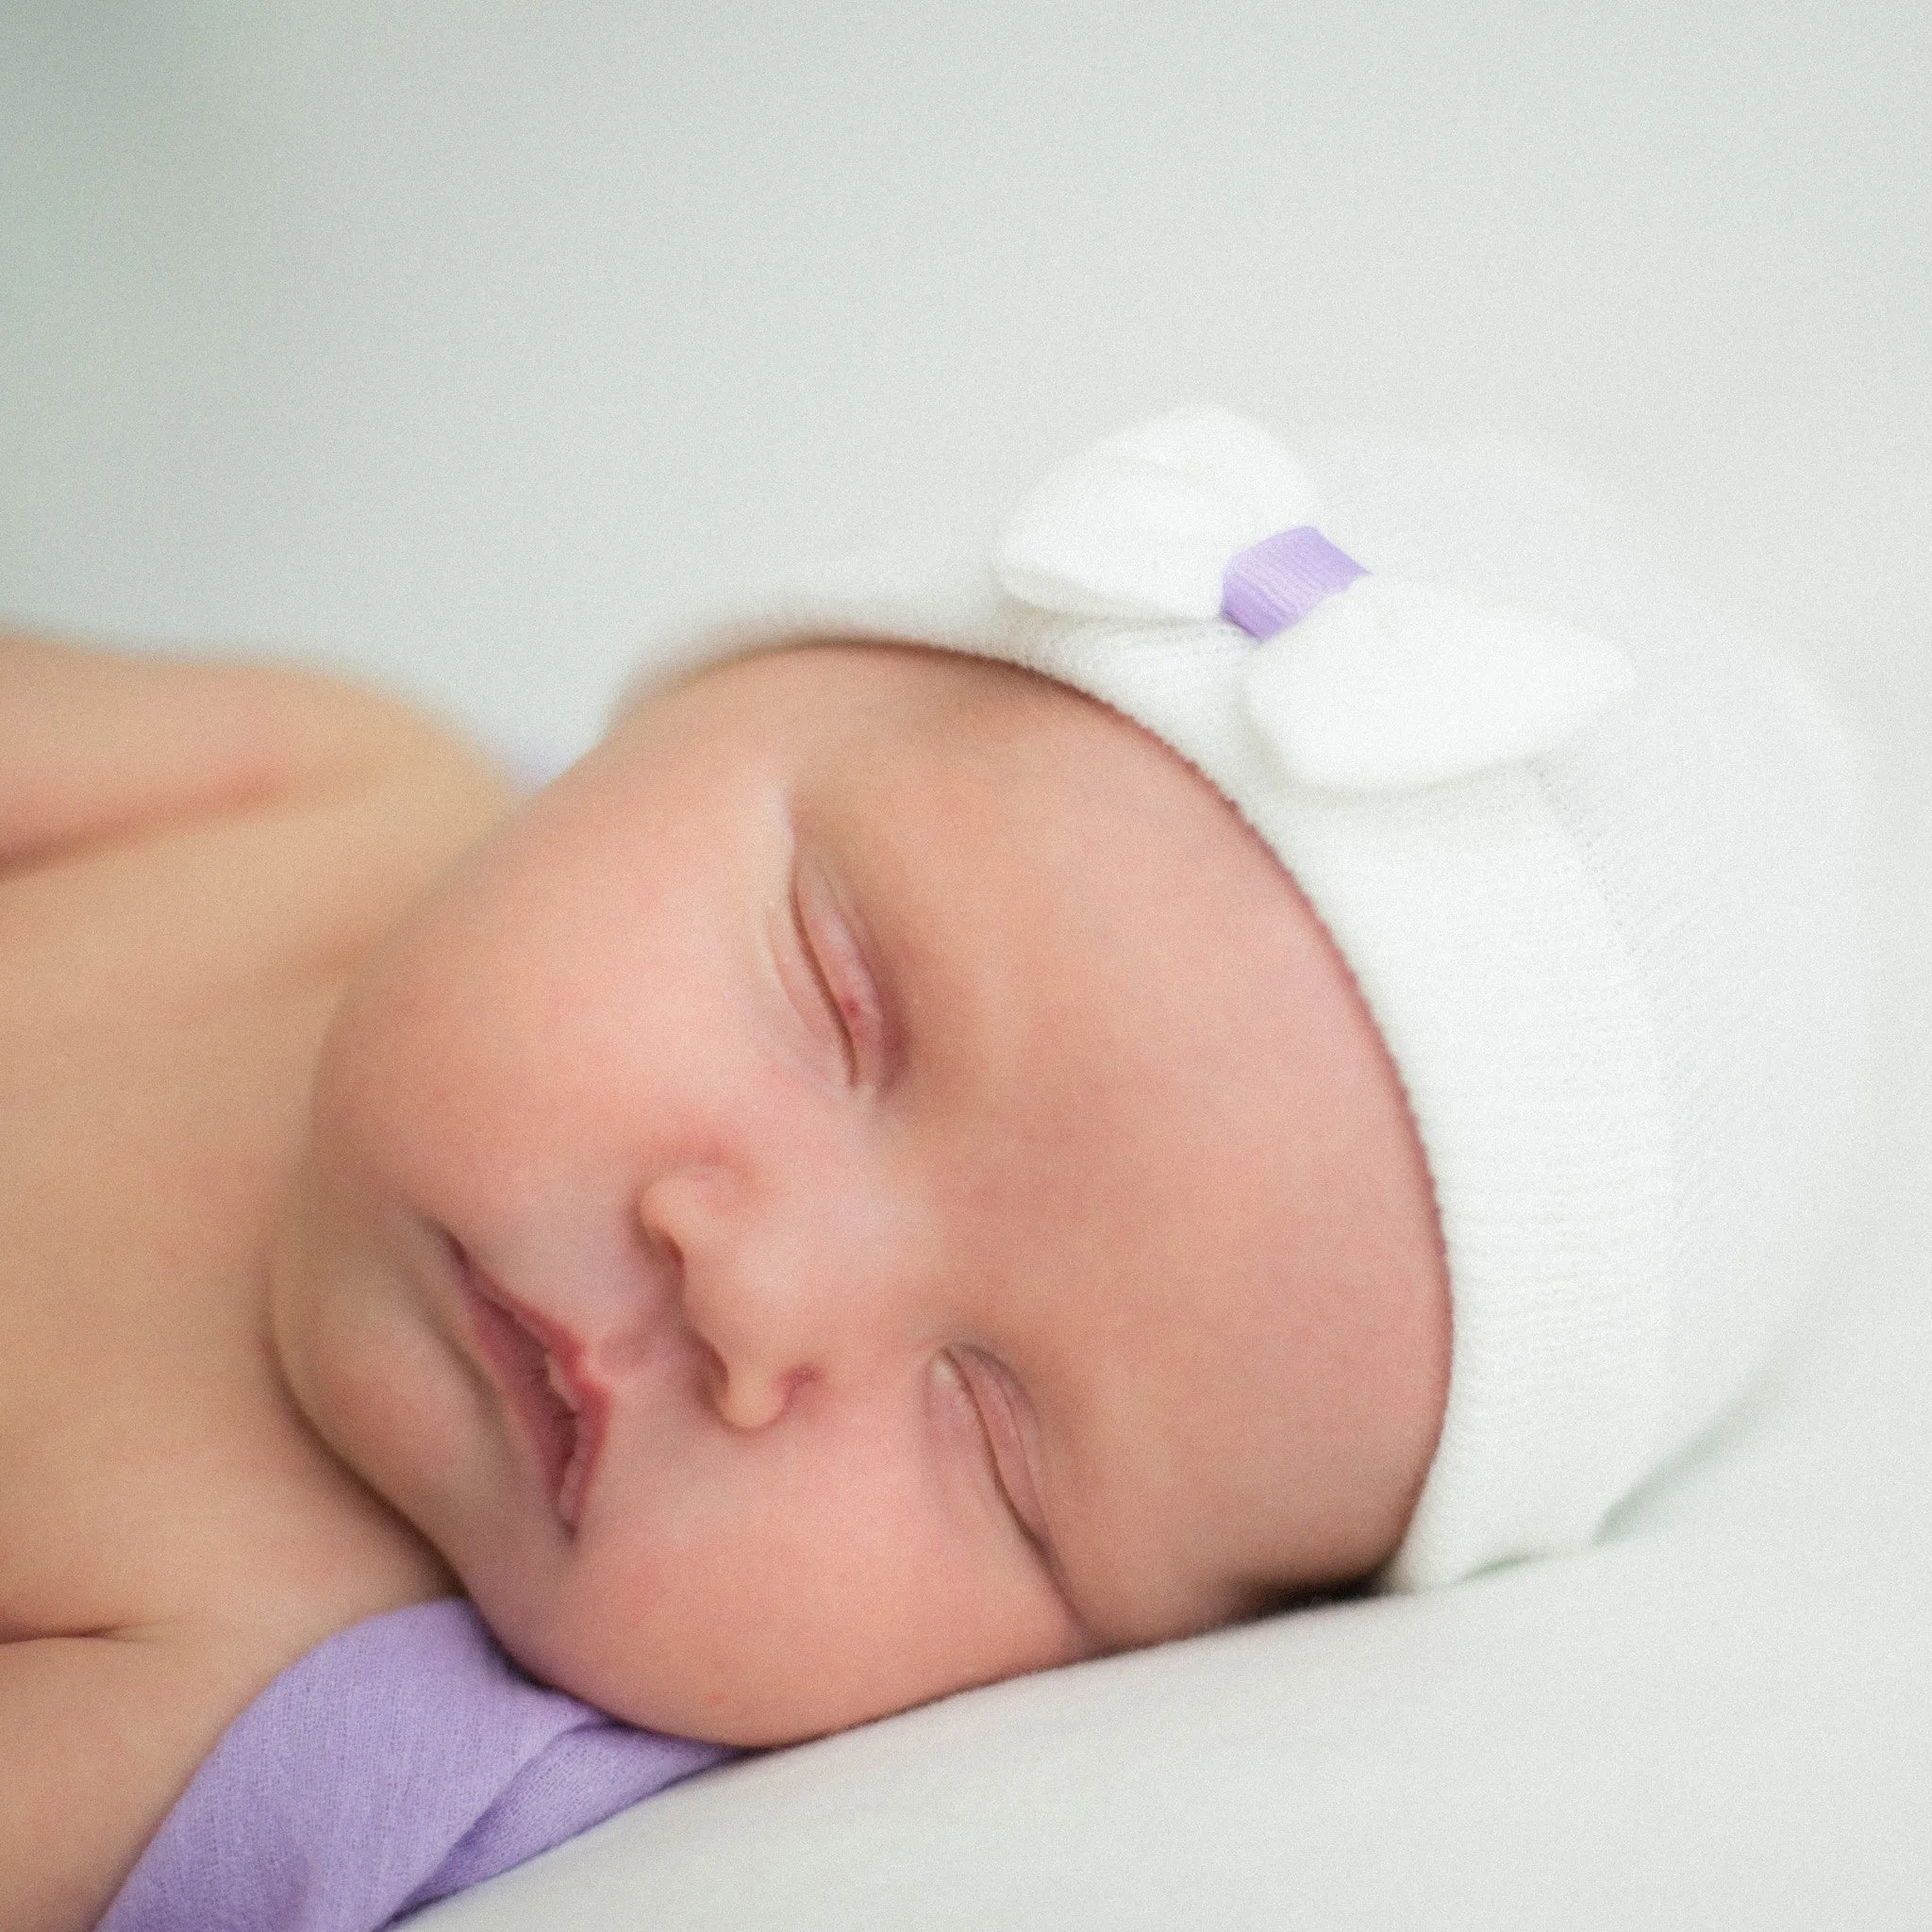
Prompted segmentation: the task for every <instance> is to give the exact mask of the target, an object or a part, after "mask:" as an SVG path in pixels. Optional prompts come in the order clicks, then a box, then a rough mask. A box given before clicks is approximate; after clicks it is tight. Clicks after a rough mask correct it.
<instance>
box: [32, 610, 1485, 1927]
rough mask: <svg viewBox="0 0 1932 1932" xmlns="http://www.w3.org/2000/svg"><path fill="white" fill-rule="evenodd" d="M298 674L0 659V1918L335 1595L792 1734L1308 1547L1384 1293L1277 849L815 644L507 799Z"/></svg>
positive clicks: (1417, 1186)
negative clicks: (476, 1613)
mask: <svg viewBox="0 0 1932 1932" xmlns="http://www.w3.org/2000/svg"><path fill="white" fill-rule="evenodd" d="M510 807H511V801H510V799H509V797H508V793H507V791H506V790H505V788H504V787H503V786H502V784H501V782H500V781H499V780H498V779H497V778H496V777H495V776H494V775H493V774H492V773H491V770H490V769H489V767H488V766H487V765H486V764H485V763H484V762H483V761H482V760H481V759H480V758H477V757H476V756H475V755H474V754H473V753H471V752H470V751H468V750H467V749H465V748H464V747H463V746H462V745H460V744H459V743H458V742H456V741H453V740H451V739H450V738H448V737H447V736H445V735H443V734H442V733H441V732H439V731H438V730H436V729H435V728H434V727H432V726H430V725H429V724H425V723H424V722H423V721H421V720H419V719H417V718H415V717H413V716H412V715H410V714H409V713H408V712H406V711H404V710H402V709H401V708H397V707H395V706H393V705H391V704H389V703H387V702H385V701H382V700H379V699H376V698H374V697H371V696H369V695H367V694H365V693H361V692H358V691H353V690H351V689H348V688H346V687H343V686H340V685H337V684H334V683H332V682H330V681H328V680H325V679H319V678H314V677H308V676H304V675H295V674H285V673H277V672H268V671H257V670H242V669H237V668H232V667H209V666H190V665H184V664H178V663H174V664H169V663H160V662H156V661H153V660H125V659H119V658H111V657H108V656H105V655H100V654H92V653H82V652H75V651H72V650H68V649H65V648H62V647H58V646H55V645H49V644H42V643H33V642H19V641H16V642H0V1639H4V1640H5V1641H4V1642H0V1738H4V1740H5V1749H6V1755H7V1757H8V1762H9V1763H10V1764H12V1765H15V1766H25V1767H27V1774H26V1775H25V1777H22V1776H19V1775H12V1776H9V1777H8V1779H7V1780H5V1781H0V1924H6V1925H8V1927H16V1926H18V1927H23V1928H24V1927H37V1928H38V1927H68V1926H86V1925H87V1924H91V1923H92V1919H93V1917H94V1916H95V1915H96V1914H97V1913H98V1912H99V1911H100V1910H101V1909H102V1908H103V1907H105V1905H106V1903H107V1901H108V1898H109V1897H111V1895H112V1892H113V1890H114V1889H115V1888H116V1887H117V1886H118V1884H119V1882H120V1880H121V1878H122V1877H123V1876H124V1875H125V1872H126V1870H127V1868H128V1866H129V1865H130V1864H131V1863H132V1861H133V1859H134V1857H136V1856H137V1855H138V1853H139V1851H140V1848H141V1846H142V1843H143V1842H144V1841H145V1840H146V1838H147V1837H148V1836H149V1835H150V1834H151V1833H152V1831H153V1830H154V1828H155V1827H156V1825H157V1824H158V1823H159V1821H160V1819H161V1817H162V1816H163V1815H164V1814H165V1812H166V1810H167V1808H168V1807H169V1806H170V1804H172V1802H173V1800H174V1799H175V1796H176V1795H177V1794H178V1792H179V1790H181V1788H182V1787H183V1785H184V1784H185V1783H186V1781H187V1779H188V1777H189V1776H190V1775H191V1774H192V1770H193V1768H194V1766H195V1764H196V1763H197V1762H198V1761H199V1760H200V1758H201V1757H203V1756H204V1755H205V1754H206V1753H207V1751H208V1749H209V1748H210V1747H211V1746H212V1744H213V1742H214V1740H216V1738H217V1737H218V1736H219V1734H220V1733H221V1731H222V1730H223V1728H224V1727H225V1725H226V1724H227V1723H228V1722H229V1721H230V1720H231V1719H232V1718H233V1717H234V1716H235V1715H236V1714H237V1713H238V1712H239V1711H240V1710H241V1709H242V1707H243V1706H244V1705H245V1704H246V1703H247V1702H248V1701H249V1700H250V1699H251V1698H252V1697H253V1696H254V1695H255V1693H256V1692H257V1691H259V1690H260V1689H261V1688H262V1686H263V1685H264V1684H266V1682H267V1681H268V1680H269V1678H270V1677H272V1676H273V1675H274V1674H275V1673H276V1672H277V1671H279V1670H280V1669H282V1668H283V1667H284V1666H285V1665H287V1664H288V1663H290V1662H291V1661H292V1660H293V1659H294V1658H295V1657H298V1656H300V1655H301V1654H302V1653H303V1652H304V1651H306V1650H308V1648H310V1647H312V1646H313V1645H314V1644H315V1643H316V1642H318V1641H321V1640H322V1639H323V1638H324V1637H325V1636H327V1635H329V1634H330V1633H331V1632H333V1631H335V1630H337V1629H339V1628H341V1627H343V1626H344V1625H346V1624H350V1623H353V1622H356V1621H358V1620H359V1619H360V1618H363V1617H366V1616H370V1615H374V1614H376V1613H378V1612H380V1611H383V1610H387V1609H391V1608H394V1607H400V1606H401V1605H403V1604H406V1603H409V1602H414V1601H419V1600H421V1599H424V1598H426V1597H431V1596H436V1595H441V1594H445V1593H448V1592H450V1591H453V1590H457V1589H462V1590H466V1591H468V1592H469V1593H470V1594H471V1595H472V1596H473V1597H474V1599H475V1602H476V1604H477V1606H478V1607H479V1608H480V1609H481V1611H482V1613H483V1615H484V1616H485V1617H486V1618H487V1619H488V1621H489V1622H490V1623H491V1626H492V1627H493V1629H494V1630H495V1631H496V1633H497V1635H498V1637H499V1638H500V1639H501V1641H503V1642H504V1644H505V1645H506V1647H507V1648H508V1650H509V1651H510V1652H511V1653H512V1655H514V1656H515V1657H517V1658H518V1659H519V1660H520V1661H522V1662H523V1663H524V1664H525V1666H526V1667H527V1668H528V1669H529V1670H530V1671H531V1672H532V1673H533V1674H536V1675H538V1676H540V1677H541V1678H543V1679H545V1680H546V1681H549V1682H552V1683H555V1684H557V1685H558V1686H560V1687H562V1688H563V1689H565V1690H568V1691H573V1692H575V1694H577V1695H578V1696H581V1697H584V1698H586V1699H588V1700H589V1701H591V1702H593V1703H596V1704H598V1705H601V1706H602V1707H605V1708H607V1709H609V1710H611V1711H613V1712H615V1713H617V1714H618V1715H620V1716H622V1717H625V1718H627V1719H630V1720H632V1721H633V1722H636V1723H638V1724H646V1725H650V1726H653V1727H656V1728H658V1729H663V1730H668V1731H674V1732H682V1733H686V1734H689V1735H694V1736H699V1737H705V1738H710V1739H715V1740H722V1741H726V1742H734V1743H746V1744H772V1743H781V1742H786V1741H791V1740H798V1739H803V1738H807V1737H811V1736H814V1735H818V1734H820V1733H823V1732H824V1731H828V1730H832V1729H836V1728H839V1727H841V1726H843V1725H847V1724H856V1723H859V1722H862V1721H864V1720H866V1719H869V1718H872V1717H875V1716H878V1715H881V1714H883V1713H885V1712H888V1711H891V1710H897V1709H901V1708H905V1707H908V1706H911V1705H914V1704H918V1703H921V1702H924V1701H926V1700H928V1699H930V1698H933V1697H936V1696H939V1695H941V1694H944V1693H945V1692H948V1691H955V1690H958V1689H961V1688H964V1687H966V1686H969V1685H973V1684H978V1683H984V1682H988V1681H991V1680H993V1679H995V1678H999V1677H1004V1676H1009V1675H1012V1674H1018V1673H1021V1672H1025V1671H1031V1670H1037V1669H1041V1668H1043V1667H1046V1666H1050V1665H1053V1664H1057V1663H1060V1662H1065V1661H1070V1660H1073V1659H1075V1658H1079V1657H1091V1656H1095V1655H1099V1654H1102V1653H1106V1652H1110V1651H1115V1650H1121V1649H1124V1648H1129V1647H1132V1646H1134V1645H1139V1644H1145V1643H1150V1642H1156V1641H1161V1640H1163V1639H1166V1638H1171V1637H1175V1636H1180V1635H1184V1634H1187V1633H1189V1632H1192V1631H1197V1630H1201V1629H1206V1628H1208V1627H1211V1626H1213V1625H1216V1624H1223V1623H1225V1622H1228V1621H1230V1620H1232V1619H1235V1618H1239V1617H1241V1616H1244V1615H1248V1614H1252V1613H1254V1612H1256V1611H1257V1610H1259V1609H1261V1608H1263V1607H1267V1606H1269V1605H1270V1604H1273V1603H1274V1602H1278V1601H1280V1600H1282V1599H1283V1598H1285V1597H1292V1596H1293V1595H1294V1594H1296V1593H1298V1592H1303V1591H1312V1590H1317V1589H1320V1588H1323V1587H1324V1586H1329V1585H1332V1584H1334V1583H1337V1582H1339V1581H1341V1580H1344V1579H1350V1578H1354V1577H1357V1576H1360V1575H1363V1574H1367V1573H1369V1572H1371V1571H1373V1570H1374V1568H1375V1567H1376V1566H1377V1565H1378V1564H1379V1563H1380V1562H1381V1561H1382V1560H1383V1559H1384V1558H1385V1557H1387V1556H1388V1555H1389V1554H1390V1552H1391V1550H1392V1549H1393V1547H1394V1545H1395V1543H1396V1541H1398V1540H1399V1538H1400V1536H1401V1533H1402V1529H1403V1527H1404V1524H1406V1522H1407V1516H1408V1513H1409V1511H1410V1509H1411V1507H1412V1506H1413V1502H1414V1498H1415V1495H1416V1493H1417V1491H1418V1489H1419V1487H1420V1484H1421V1481H1422V1478H1423V1475H1424V1472H1425V1470H1426V1468H1427V1464H1428V1460H1429V1457H1430V1455H1431V1454H1432V1452H1433V1448H1434V1443H1435V1439H1436V1434H1437V1431H1438V1428H1439V1426H1440V1421H1441V1409H1442V1402H1443V1396H1444V1391H1445V1388H1446V1380H1447V1362H1448V1341H1449V1316H1448V1297H1447V1288H1446V1282H1445V1279H1444V1274H1443V1267H1442V1262H1441V1251H1440V1243H1439V1240H1438V1236H1437V1232H1436V1224H1435V1217H1434V1211H1433V1207H1432V1204H1431V1200H1430V1195H1429V1189H1428V1182H1427V1177H1426V1173H1425V1169H1424V1162H1423V1158H1422V1156H1421V1152H1420V1149H1419V1147H1418V1145H1417V1143H1416V1140H1415V1135H1414V1130H1413V1127H1412V1124H1411V1123H1410V1120H1409V1116H1408V1113H1407V1108H1406V1106H1405V1104H1404V1101H1403V1098H1402V1094H1401V1091H1400V1087H1399V1084H1398V1082H1397V1080H1396V1078H1395V1075H1394V1073H1393V1070H1392V1068H1391V1065H1390V1063H1389V1061H1388V1058H1387V1056H1386V1054H1385V1053H1384V1051H1383V1048H1382V1045H1381V1042H1380V1039H1379V1036H1378V1035H1377V1034H1376V1032H1375V1029H1374V1025H1373V1023H1372V1022H1371V1021H1370V1019H1369V1017H1368V1014H1367V1012H1366V1010H1365V1009H1364V1008H1363V1007H1362V1004H1361V1001H1360V998H1359V996H1358V994H1357V991H1356V989H1355V987H1354V985H1353V982H1352V981H1351V979H1350V977H1349V975H1348V974H1347V972H1346V969H1345V968H1344V967H1343V965H1342V963H1341V960H1340V958H1339V957H1338V956H1337V955H1336V953H1335V952H1334V949H1333V947H1332V946H1331V944H1330V943H1329V941H1328V940H1327V938H1326V936H1325V934H1324V931H1323V929H1322V928H1321V926H1320V924H1319V923H1318V922H1317V921H1316V920H1315V918H1314V916H1313V914H1312V913H1311V912H1310V911H1309V909H1308V908H1307V905H1306V903H1305V902H1304V901H1303V900H1302V898H1301V895H1300V894H1299V892H1298V891H1296V890H1295V889H1294V887H1293V886H1292V884H1291V881H1290V880H1289V879H1288V877H1287V875H1286V874H1284V873H1283V872H1282V870H1281V868H1280V866H1279V865H1278V864H1277V862H1276V861H1275V860H1274V858H1273V857H1272V855H1270V854H1269V852H1268V851H1267V849H1266V848H1265V847H1264V846H1263V845H1262V844H1261V842H1260V841H1258V840H1257V839H1256V838H1255V837H1254V836H1253V834H1251V833H1250V832H1249V831H1248V830H1247V829H1246V828H1245V827H1244V826H1243V825H1242V824H1241V823H1240V822H1239V820H1238V819H1237V818H1236V816H1235V815H1234V813H1233V812H1232V810H1231V809H1230V808H1228V807H1227V806H1226V805H1225V804H1224V802H1223V801H1222V800H1221V799H1220V798H1219V797H1218V795H1217V794H1215V793H1214V792H1213V791H1211V790H1210V789H1209V788H1208V786H1207V785H1206V784H1205V782H1204V781H1203V780H1202V779H1201V778H1200V777H1199V776H1198V775H1197V774H1194V773H1192V772H1191V771H1190V770H1189V769H1188V768H1187V767H1186V766H1184V765H1183V764H1182V763H1181V762H1180V760H1178V759H1177V758H1175V757H1174V754H1173V753H1172V752H1170V751H1169V750H1167V749H1166V748H1165V747H1164V746H1162V745H1160V744H1159V743H1158V741H1155V740H1154V739H1152V738H1151V737H1150V736H1148V735H1147V734H1145V733H1144V732H1142V731H1141V730H1140V729H1139V728H1138V727H1137V726H1134V725H1132V724H1128V723H1127V722H1125V721H1124V720H1123V719H1121V718H1119V717H1118V716H1116V715H1114V714H1113V713H1111V712H1108V711H1107V710H1106V709H1104V708H1102V707H1100V706H1098V705H1095V704H1093V703H1091V701H1089V700H1087V699H1085V698H1083V697H1080V696H1078V695H1076V694H1075V693H1073V692H1071V691H1066V690H1064V689H1062V688H1060V687H1058V686H1056V685H1052V684H1049V683H1047V682H1045V681H1042V680H1040V679H1037V678H1034V677H1031V676H1029V675H1025V674H1024V673H1021V672H1017V671H1014V670H1012V669H1010V668H1009V667H1005V666H998V665H991V664H981V663H976V662H973V661H970V660H967V659H963V658H952V657H946V656H943V655H941V654H937V653H932V652H926V651H921V650H914V649H909V648H881V647H858V646H845V645H814V646H812V647H809V648H806V649H798V650H791V651H785V652H777V653H773V654H771V655H768V656H765V657H762V658H753V659H749V660H745V661H742V662H740V663H737V664H732V665H727V666H724V667H723V668H721V669H717V670H713V671H710V672H708V673H706V674H704V675H701V676H699V677H697V678H696V679H693V680H691V681H689V682H687V683H685V684H682V685H679V686H675V687H674V688H672V689H670V690H668V691H663V692H660V693H658V695H656V696H654V697H653V698H652V699H651V700H650V701H649V702H647V703H645V704H643V705H641V706H640V707H638V708H635V709H634V710H633V711H632V712H631V713H630V714H629V715H627V716H626V717H625V719H624V720H623V721H622V722H621V723H620V724H619V725H618V727H617V728H616V729H615V730H614V731H613V732H612V733H611V735H610V736H609V738H608V740H607V741H605V743H604V744H602V745H601V746H600V747H599V748H598V749H597V750H596V751H594V752H593V753H592V754H591V756H590V757H589V758H586V759H584V760H583V761H582V762H581V763H580V764H579V765H577V766H576V767H575V768H574V769H573V770H572V771H571V772H570V773H568V774H565V776H564V777H563V778H562V779H560V780H559V781H558V783H557V784H555V785H554V786H552V787H551V788H549V789H548V790H547V791H545V792H543V793H542V794H541V795H540V796H539V797H538V798H537V799H535V800H534V801H532V802H530V803H529V804H528V805H527V806H525V808H522V809H521V810H517V811H514V812H512V811H511V809H510Z"/></svg>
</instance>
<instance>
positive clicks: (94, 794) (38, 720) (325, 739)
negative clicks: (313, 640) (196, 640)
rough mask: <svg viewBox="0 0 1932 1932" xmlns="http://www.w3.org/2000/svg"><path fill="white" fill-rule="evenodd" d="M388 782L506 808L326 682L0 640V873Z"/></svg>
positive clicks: (432, 743) (491, 784)
mask: <svg viewBox="0 0 1932 1932" xmlns="http://www.w3.org/2000/svg"><path fill="white" fill-rule="evenodd" d="M397 777H408V778H412V779H413V780H414V782H415V784H416V786H417V787H418V789H419V790H422V791H426V792H427V793H428V794H430V795H432V796H436V797H440V798H441V802H443V803H445V804H447V805H457V806H458V807H460V806H461V805H463V804H467V805H468V806H469V807H470V808H471V809H473V810H474V809H477V808H481V809H484V810H486V811H487V810H488V809H489V808H491V806H496V807H497V808H500V805H501V802H502V801H504V800H505V799H507V795H508V794H507V791H506V790H505V787H504V783H503V779H502V777H501V774H498V773H496V772H495V771H494V770H493V768H492V767H491V765H490V764H489V762H488V761H487V760H486V759H485V758H483V757H482V756H481V755H480V754H479V753H478V752H476V751H475V749H474V748H473V747H470V746H468V745H466V744H464V743H463V742H462V741H461V740H460V739H458V737H457V736H455V735H454V734H453V733H451V732H450V731H448V730H446V729H445V728H443V727H442V726H441V725H440V724H437V723H436V722H435V721H433V720H431V719H430V718H428V717H426V716H425V715H424V714H422V713H421V712H419V711H417V710H415V709H413V708H411V707H409V706H408V705H406V704H404V703H402V702H400V701H399V700H397V699H395V698H392V697H389V696H386V695H384V694H381V693H379V692H376V691H370V690H367V689H365V688H363V687H361V686H358V685H355V684H352V683H349V682H347V681H345V680H343V679H341V678H338V677H333V676H329V675H325V674H322V673H319V672H314V671H307V670H301V669H296V668H293V667H287V666H276V665H268V664H258V663H244V662H238V661H228V660H223V659H217V658H186V657H176V656H170V657H161V656H156V655H153V654H150V653H126V652H116V651H112V650H106V649H99V648H93V647H89V646H85V645H80V644H75V643H72V642H67V641H60V640H57V639H52V638H45V637H27V636H22V635H18V634H7V633H0V867H5V868H7V869H9V870H12V869H16V868H19V867H22V866H28V865H34V864H39V863H44V862H45V861H47V860H48V859H49V858H52V857H55V856H57V855H59V854H61V853H63V852H65V851H68V850H70V849H72V848H73V847H75V846H76V845H88V844H98V843H100V842H103V841H125V840H127V839H130V838H138V837H140V836H141V835H142V833H144V832H147V831H150V830H154V829H157V828H162V827H167V826H172V825H178V824H191V823H194V822H197V821H202V822H205V821H207V820H208V819H211V818H216V817H220V816H222V815H224V814H232V813H236V812H244V811H259V810H261V809H262V808H267V807H274V806H275V805H278V804H283V803H287V802H291V801H297V800H302V799H320V798H324V797H335V798H341V797H344V796H346V795H348V794H350V793H353V792H354V791H357V790H358V789H367V788H369V787H372V786H379V785H382V784H384V783H385V782H386V781H393V780H394V779H396V778H397Z"/></svg>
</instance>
